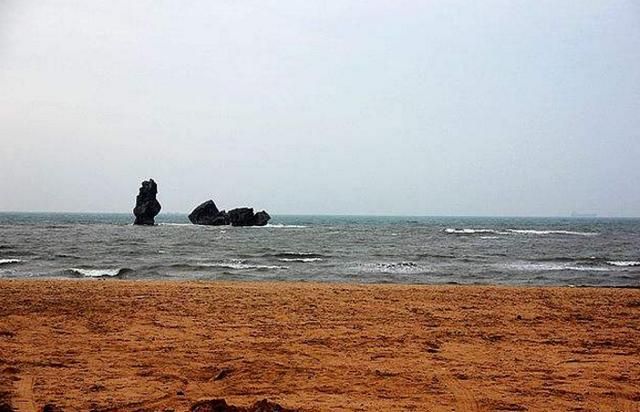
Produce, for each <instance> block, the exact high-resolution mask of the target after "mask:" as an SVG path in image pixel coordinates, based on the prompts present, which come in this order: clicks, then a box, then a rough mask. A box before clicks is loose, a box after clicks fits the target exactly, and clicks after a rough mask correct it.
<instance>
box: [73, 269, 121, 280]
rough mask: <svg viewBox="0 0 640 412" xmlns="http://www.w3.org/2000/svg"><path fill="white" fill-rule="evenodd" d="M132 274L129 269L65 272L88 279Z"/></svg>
mask: <svg viewBox="0 0 640 412" xmlns="http://www.w3.org/2000/svg"><path fill="white" fill-rule="evenodd" d="M129 272H132V270H131V269H128V268H117V269H112V268H109V269H83V268H71V269H67V270H65V274H67V275H69V276H73V277H88V278H101V277H121V276H122V275H124V274H126V273H129Z"/></svg>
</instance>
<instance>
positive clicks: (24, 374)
mask: <svg viewBox="0 0 640 412" xmlns="http://www.w3.org/2000/svg"><path fill="white" fill-rule="evenodd" d="M0 372H1V374H0V397H1V396H4V397H5V399H7V400H9V401H10V402H11V403H13V406H14V408H16V409H18V410H22V411H33V410H38V408H42V406H43V405H44V404H45V403H49V402H50V403H54V404H56V405H57V406H59V407H61V408H62V409H64V410H65V411H88V410H92V409H93V410H97V411H120V410H122V411H140V410H149V411H165V410H167V411H168V410H175V411H186V410H188V409H189V407H190V405H191V404H193V403H194V402H195V401H197V400H198V399H201V398H225V399H226V401H227V402H228V403H232V404H235V405H249V404H252V403H254V402H255V401H257V400H260V399H263V398H268V399H269V400H271V401H275V402H278V403H279V404H281V405H283V406H286V407H290V408H300V409H302V410H305V411H339V410H350V411H351V410H360V411H380V410H385V411H392V410H398V411H410V410H415V411H452V410H455V411H524V410H529V411H561V410H562V411H585V410H588V411H607V410H611V411H639V410H640V290H637V289H598V288H585V289H582V288H528V287H527V288H525V287H522V288H513V287H480V286H390V285H373V286H363V285H342V284H314V283H309V284H306V283H242V282H237V283H226V282H161V281H153V282H129V281H115V280H108V281H73V280H45V281H40V280H38V281H35V280H26V281H25V280H19V281H18V280H15V281H14V280H2V281H0ZM2 392H4V395H2Z"/></svg>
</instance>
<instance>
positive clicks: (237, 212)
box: [229, 207, 254, 226]
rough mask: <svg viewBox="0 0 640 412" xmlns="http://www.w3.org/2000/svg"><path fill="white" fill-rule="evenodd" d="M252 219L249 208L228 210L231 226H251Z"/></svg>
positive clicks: (252, 215)
mask: <svg viewBox="0 0 640 412" xmlns="http://www.w3.org/2000/svg"><path fill="white" fill-rule="evenodd" d="M253 217H254V214H253V209H252V208H250V207H240V208H237V209H231V210H229V220H230V221H231V226H252V225H253Z"/></svg>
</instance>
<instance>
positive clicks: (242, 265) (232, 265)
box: [199, 261, 288, 270]
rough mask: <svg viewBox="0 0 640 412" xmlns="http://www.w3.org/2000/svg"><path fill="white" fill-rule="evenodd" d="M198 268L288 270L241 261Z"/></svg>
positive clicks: (203, 264)
mask: <svg viewBox="0 0 640 412" xmlns="http://www.w3.org/2000/svg"><path fill="white" fill-rule="evenodd" d="M199 265H200V266H204V267H213V268H223V269H236V270H251V269H271V270H280V269H288V267H287V266H279V265H254V264H250V263H245V262H242V261H230V262H216V263H200V264H199Z"/></svg>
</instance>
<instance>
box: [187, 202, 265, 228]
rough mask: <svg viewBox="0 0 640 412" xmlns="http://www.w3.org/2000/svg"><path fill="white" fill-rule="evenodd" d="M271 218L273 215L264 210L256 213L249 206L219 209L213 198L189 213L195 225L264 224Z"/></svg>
mask: <svg viewBox="0 0 640 412" xmlns="http://www.w3.org/2000/svg"><path fill="white" fill-rule="evenodd" d="M269 219H271V216H269V214H268V213H267V212H265V211H264V210H263V211H262V212H258V213H255V214H254V213H253V209H252V208H249V207H240V208H237V209H232V210H230V211H229V212H225V211H224V210H222V211H219V210H218V208H217V207H216V204H215V203H214V201H213V200H207V201H206V202H204V203H202V204H201V205H200V206H198V207H196V208H195V209H193V212H191V214H189V220H190V221H191V223H193V224H194V225H210V226H220V225H229V224H231V225H232V226H264V225H266V224H267V222H269Z"/></svg>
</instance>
